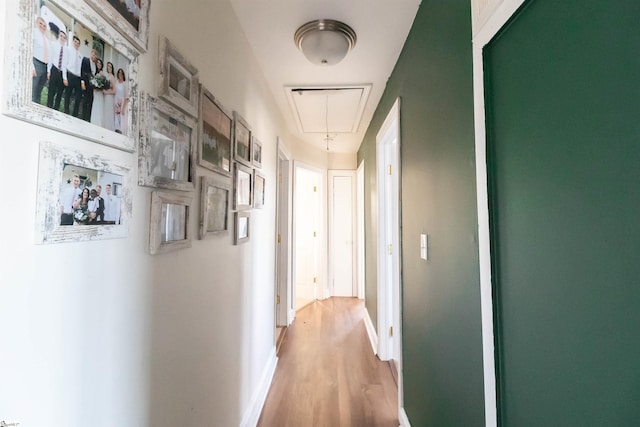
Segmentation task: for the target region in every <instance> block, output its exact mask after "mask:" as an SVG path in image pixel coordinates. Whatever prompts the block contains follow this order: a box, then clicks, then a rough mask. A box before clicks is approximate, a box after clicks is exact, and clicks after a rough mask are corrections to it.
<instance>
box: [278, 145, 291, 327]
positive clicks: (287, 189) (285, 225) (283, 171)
mask: <svg viewBox="0 0 640 427" xmlns="http://www.w3.org/2000/svg"><path fill="white" fill-rule="evenodd" d="M277 152H278V157H277V162H276V174H277V175H276V176H277V180H276V239H275V240H276V269H275V270H276V271H275V274H276V280H275V298H274V304H275V323H276V324H275V326H276V327H277V326H289V325H290V324H291V322H293V318H294V316H295V312H294V310H291V309H290V307H291V303H290V302H291V301H292V298H293V289H292V275H293V270H292V250H291V240H292V239H291V236H292V221H291V218H292V209H293V204H292V199H293V194H292V179H291V173H292V170H293V168H292V161H291V153H290V151H289V149H288V148H287V146H286V144H285V143H284V142H283V141H282V139H281V138H280V137H278V140H277ZM278 297H280V304H278ZM276 339H277V337H276Z"/></svg>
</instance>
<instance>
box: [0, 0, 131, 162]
mask: <svg viewBox="0 0 640 427" xmlns="http://www.w3.org/2000/svg"><path fill="white" fill-rule="evenodd" d="M6 28H7V45H6V50H5V51H6V58H5V59H6V61H5V64H6V67H5V70H4V77H5V88H6V90H5V91H4V95H5V96H4V99H3V102H2V110H3V113H5V114H6V115H9V116H12V117H15V118H18V119H22V120H26V121H28V122H30V123H33V124H38V125H41V126H45V127H49V128H52V129H55V130H58V131H61V132H65V133H68V134H71V135H75V136H80V137H82V138H86V139H90V140H92V141H95V142H99V143H101V144H105V145H108V146H111V147H115V148H119V149H122V150H125V151H133V150H134V149H135V141H134V136H135V134H136V133H137V128H136V126H135V123H136V122H137V120H136V117H135V115H136V105H135V104H136V93H137V84H136V79H137V59H136V55H137V51H136V49H135V48H134V46H133V45H132V44H131V43H130V42H129V41H128V40H127V39H126V38H124V37H123V36H122V35H121V34H120V33H119V32H117V31H116V30H114V29H113V27H111V26H110V25H109V24H108V23H107V22H106V21H105V20H104V18H102V17H101V16H99V15H98V14H96V13H95V12H94V11H93V9H91V8H90V7H89V6H88V5H87V4H85V3H84V2H78V1H73V0H16V1H12V2H9V5H8V7H7V22H6Z"/></svg>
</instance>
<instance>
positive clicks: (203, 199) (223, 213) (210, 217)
mask: <svg viewBox="0 0 640 427" xmlns="http://www.w3.org/2000/svg"><path fill="white" fill-rule="evenodd" d="M201 183H202V187H201V195H200V239H206V238H209V237H213V236H220V235H227V234H229V208H230V207H231V183H230V182H229V178H223V177H215V178H210V177H207V176H203V177H202V178H201Z"/></svg>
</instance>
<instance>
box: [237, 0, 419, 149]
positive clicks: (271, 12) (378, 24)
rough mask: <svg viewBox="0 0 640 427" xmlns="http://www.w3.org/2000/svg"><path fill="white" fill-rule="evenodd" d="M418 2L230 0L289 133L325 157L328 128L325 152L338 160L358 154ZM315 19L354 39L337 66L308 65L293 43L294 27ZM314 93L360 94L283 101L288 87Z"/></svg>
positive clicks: (287, 96) (385, 0)
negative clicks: (333, 23) (341, 26)
mask: <svg viewBox="0 0 640 427" xmlns="http://www.w3.org/2000/svg"><path fill="white" fill-rule="evenodd" d="M420 1H421V0H230V2H231V5H232V7H233V9H234V10H235V13H236V15H237V17H238V20H239V22H240V25H241V26H242V30H243V31H244V33H245V34H246V37H247V39H248V41H249V44H250V45H251V47H252V49H253V51H254V53H255V56H256V58H257V60H258V63H259V65H260V67H261V68H262V71H263V73H264V76H265V78H266V80H267V83H268V85H269V87H270V89H271V91H272V93H273V96H274V97H275V99H276V102H277V104H278V107H279V108H280V110H281V112H282V115H283V116H284V117H285V119H286V121H287V126H288V128H289V131H290V132H291V133H292V134H294V135H296V136H297V137H298V138H300V139H301V140H303V141H305V142H307V143H309V144H312V145H314V146H316V147H318V148H321V149H323V150H326V148H327V142H326V140H325V137H326V133H327V129H326V128H327V124H328V125H329V126H328V128H329V129H328V131H329V135H330V138H331V140H330V141H329V150H330V151H331V152H341V153H353V152H356V151H357V150H358V147H359V146H360V143H361V142H362V139H363V138H364V134H365V132H366V130H367V127H368V126H369V122H370V121H371V117H372V115H373V113H374V111H375V108H376V106H377V105H378V102H379V101H380V97H381V96H382V93H383V91H384V88H385V84H386V82H387V79H388V78H389V75H390V74H391V72H392V71H393V67H394V65H395V63H396V60H397V59H398V55H399V54H400V51H401V50H402V46H403V45H404V41H405V39H406V37H407V34H408V33H409V29H410V28H411V24H412V23H413V19H414V17H415V14H416V12H417V10H418V6H419V4H420ZM316 19H335V20H338V21H342V22H344V23H345V24H347V25H349V26H350V27H351V28H353V29H354V31H355V32H356V34H357V42H356V45H355V47H354V49H353V50H352V51H351V52H349V54H347V57H346V58H345V59H344V60H342V62H340V63H339V64H337V65H333V66H324V67H323V66H318V65H314V64H311V63H310V62H308V61H307V59H306V58H305V57H304V55H303V54H302V52H300V51H299V50H298V48H297V47H296V46H295V44H294V42H293V35H294V33H295V31H296V30H297V29H298V27H300V26H301V25H303V24H305V23H307V22H309V21H313V20H316ZM319 87H330V88H345V87H346V88H354V87H360V88H364V89H361V90H360V92H358V93H356V92H350V93H349V94H347V93H346V92H343V91H342V90H341V91H333V92H331V93H330V95H331V96H330V97H329V98H327V97H326V96H317V94H316V96H312V97H309V96H307V95H309V94H311V91H305V92H304V94H305V95H304V96H300V94H299V93H297V95H296V92H294V95H291V89H292V88H294V89H295V88H307V89H308V88H319ZM369 88H370V90H369V91H368V96H367V93H366V92H367V90H366V89H369ZM297 96H298V97H299V99H298V100H297V101H295V100H294V99H292V98H295V97H297ZM360 101H364V102H363V103H360ZM296 104H298V105H296ZM327 106H328V112H327ZM301 119H302V120H304V123H306V125H305V124H302V123H301ZM344 119H347V121H349V120H351V123H345V122H344ZM318 127H320V131H319V132H318ZM332 127H336V129H333V128H332ZM347 128H350V129H351V130H345V129H347ZM305 130H307V131H306V132H305Z"/></svg>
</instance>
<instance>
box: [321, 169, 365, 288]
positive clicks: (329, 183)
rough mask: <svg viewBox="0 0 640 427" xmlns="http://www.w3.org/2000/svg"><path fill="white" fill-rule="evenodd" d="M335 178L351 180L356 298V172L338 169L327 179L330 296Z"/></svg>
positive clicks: (352, 264) (352, 251)
mask: <svg viewBox="0 0 640 427" xmlns="http://www.w3.org/2000/svg"><path fill="white" fill-rule="evenodd" d="M335 177H349V178H351V194H352V198H351V277H352V282H351V296H352V297H355V296H357V293H358V291H357V287H356V274H357V270H356V263H357V262H356V245H355V242H356V221H355V219H356V198H355V195H356V171H354V170H337V169H332V170H329V171H328V178H327V192H328V199H327V200H328V202H327V204H328V206H329V209H330V211H329V215H328V216H329V228H328V230H329V232H328V233H327V237H328V247H329V250H328V252H327V253H328V255H329V256H328V258H329V263H328V271H329V275H328V278H329V280H328V282H329V284H328V286H327V287H328V288H329V290H330V294H329V295H332V296H333V295H335V269H334V252H335V251H334V246H333V245H334V243H335V242H334V241H333V238H332V236H333V227H334V224H335V222H336V220H335V217H334V205H335V203H334V201H333V197H334V192H333V178H335Z"/></svg>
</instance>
